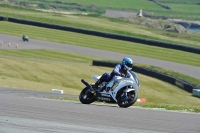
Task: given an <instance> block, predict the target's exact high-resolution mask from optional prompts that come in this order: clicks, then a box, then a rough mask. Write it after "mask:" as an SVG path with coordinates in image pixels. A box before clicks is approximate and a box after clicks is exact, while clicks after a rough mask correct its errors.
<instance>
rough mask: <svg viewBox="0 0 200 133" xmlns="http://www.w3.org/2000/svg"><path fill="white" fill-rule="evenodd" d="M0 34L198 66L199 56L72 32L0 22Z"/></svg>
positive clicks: (199, 63)
mask: <svg viewBox="0 0 200 133" xmlns="http://www.w3.org/2000/svg"><path fill="white" fill-rule="evenodd" d="M0 29H1V31H0V33H3V34H11V35H15V36H20V37H21V36H22V35H23V34H27V35H28V36H29V37H30V39H31V38H34V39H39V40H47V41H52V42H59V43H63V44H70V45H78V46H83V47H90V48H96V49H102V50H108V51H113V52H120V53H124V54H132V55H137V56H143V57H149V58H155V59H160V60H166V61H171V62H177V63H182V64H189V65H193V66H200V62H199V60H200V56H199V54H194V53H189V52H183V51H178V50H173V49H166V48H160V47H155V46H148V45H143V44H139V43H132V42H127V41H120V40H114V39H108V38H102V37H96V36H89V35H84V34H78V33H73V32H66V31H60V30H53V29H47V28H40V27H35V26H27V25H21V24H15V23H10V22H0Z"/></svg>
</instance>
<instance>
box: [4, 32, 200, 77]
mask: <svg viewBox="0 0 200 133" xmlns="http://www.w3.org/2000/svg"><path fill="white" fill-rule="evenodd" d="M0 40H3V41H4V46H0V49H16V48H15V46H16V45H17V44H18V49H55V50H63V51H67V52H75V53H79V54H85V55H90V56H96V57H102V58H107V59H111V60H119V61H121V60H122V58H124V57H130V58H132V59H133V61H134V62H135V63H139V64H148V65H152V66H157V67H161V68H164V69H167V70H172V71H175V72H179V73H182V74H185V75H188V76H191V77H194V78H198V79H200V67H196V66H190V65H185V64H179V63H174V62H168V61H162V60H157V59H152V58H146V57H140V56H134V55H127V54H122V53H117V52H110V51H105V50H98V49H93V48H85V47H80V46H72V45H67V44H60V43H54V42H47V41H39V40H35V39H31V38H30V41H29V42H23V41H22V39H21V37H16V36H10V35H3V34H0ZM8 42H10V44H11V46H10V47H8Z"/></svg>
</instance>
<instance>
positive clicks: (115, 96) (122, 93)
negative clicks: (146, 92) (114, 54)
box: [79, 71, 140, 108]
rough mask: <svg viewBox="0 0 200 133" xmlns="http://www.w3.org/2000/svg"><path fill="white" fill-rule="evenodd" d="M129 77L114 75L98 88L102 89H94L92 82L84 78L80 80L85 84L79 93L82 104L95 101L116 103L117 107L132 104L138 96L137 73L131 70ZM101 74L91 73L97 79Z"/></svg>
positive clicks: (138, 83)
mask: <svg viewBox="0 0 200 133" xmlns="http://www.w3.org/2000/svg"><path fill="white" fill-rule="evenodd" d="M129 72H130V73H131V76H130V77H127V76H125V77H121V76H114V77H113V78H112V79H111V81H110V82H103V83H101V84H100V85H99V88H100V89H101V90H103V91H97V90H95V89H94V84H89V83H88V82H87V81H85V80H84V79H81V82H82V83H83V84H84V85H85V86H86V87H85V88H84V89H83V90H82V91H81V93H80V95H79V100H80V102H81V103H82V104H91V103H93V102H95V101H99V102H106V103H115V104H116V103H117V104H118V106H119V107H123V108H127V107H130V106H132V105H133V104H134V103H135V102H136V101H137V98H138V91H139V88H140V82H139V78H138V76H137V74H136V73H135V72H133V71H129ZM100 77H101V76H98V75H93V76H92V78H93V79H94V80H95V81H97V80H98V79H99V78H100Z"/></svg>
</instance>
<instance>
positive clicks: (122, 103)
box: [117, 91, 138, 108]
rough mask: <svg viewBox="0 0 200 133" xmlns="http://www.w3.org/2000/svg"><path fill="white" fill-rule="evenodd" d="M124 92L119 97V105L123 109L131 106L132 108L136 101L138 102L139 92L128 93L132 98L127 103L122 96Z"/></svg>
mask: <svg viewBox="0 0 200 133" xmlns="http://www.w3.org/2000/svg"><path fill="white" fill-rule="evenodd" d="M122 93H123V92H121V93H120V94H119V97H118V98H117V104H118V105H119V106H120V107H122V108H128V107H130V106H132V105H133V104H134V103H135V102H136V101H137V98H138V92H137V91H131V92H128V95H129V96H131V97H130V98H129V99H127V101H123V100H122V97H121V95H122Z"/></svg>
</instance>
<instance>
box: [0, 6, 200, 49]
mask: <svg viewBox="0 0 200 133" xmlns="http://www.w3.org/2000/svg"><path fill="white" fill-rule="evenodd" d="M0 16H8V17H16V18H22V19H27V20H34V21H39V22H46V23H53V24H59V25H66V26H73V27H77V28H85V29H91V30H98V31H103V32H110V33H116V34H123V35H129V36H135V37H141V38H146V39H156V40H161V41H165V42H173V43H177V44H183V45H187V46H194V47H200V38H199V35H198V34H191V35H190V34H178V33H172V32H167V31H163V30H155V29H149V28H147V27H143V26H139V25H137V24H134V23H128V22H124V21H120V20H118V19H109V18H105V17H93V16H84V15H83V16H82V15H66V14H58V13H47V12H40V11H34V10H28V9H25V8H19V7H5V6H1V5H0Z"/></svg>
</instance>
